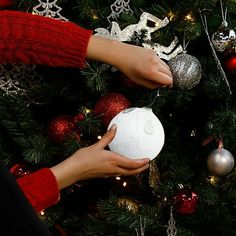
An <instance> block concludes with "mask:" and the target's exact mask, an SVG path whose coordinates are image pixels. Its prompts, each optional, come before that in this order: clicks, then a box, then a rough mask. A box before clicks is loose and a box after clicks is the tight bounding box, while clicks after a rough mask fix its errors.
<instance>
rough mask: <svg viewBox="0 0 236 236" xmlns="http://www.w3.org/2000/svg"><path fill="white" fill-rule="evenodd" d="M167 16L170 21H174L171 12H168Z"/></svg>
mask: <svg viewBox="0 0 236 236" xmlns="http://www.w3.org/2000/svg"><path fill="white" fill-rule="evenodd" d="M167 16H168V18H169V20H170V21H172V20H174V18H175V14H174V13H173V12H172V11H170V12H169V13H168V15H167Z"/></svg>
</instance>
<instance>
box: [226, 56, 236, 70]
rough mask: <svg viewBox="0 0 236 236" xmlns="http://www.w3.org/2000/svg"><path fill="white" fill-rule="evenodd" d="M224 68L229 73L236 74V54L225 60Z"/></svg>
mask: <svg viewBox="0 0 236 236" xmlns="http://www.w3.org/2000/svg"><path fill="white" fill-rule="evenodd" d="M224 67H225V69H226V71H227V72H230V73H236V53H234V54H232V55H230V56H228V57H226V58H225V60H224Z"/></svg>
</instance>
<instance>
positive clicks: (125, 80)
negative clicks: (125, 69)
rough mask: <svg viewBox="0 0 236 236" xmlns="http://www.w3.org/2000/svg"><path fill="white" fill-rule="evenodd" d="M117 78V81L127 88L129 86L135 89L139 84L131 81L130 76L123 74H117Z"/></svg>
mask: <svg viewBox="0 0 236 236" xmlns="http://www.w3.org/2000/svg"><path fill="white" fill-rule="evenodd" d="M117 80H118V82H119V83H120V84H121V85H122V86H125V87H127V88H131V89H137V88H138V87H140V85H138V84H136V83H135V82H133V81H132V80H131V79H130V78H128V77H127V76H126V75H125V74H123V73H121V74H119V75H118V76H117Z"/></svg>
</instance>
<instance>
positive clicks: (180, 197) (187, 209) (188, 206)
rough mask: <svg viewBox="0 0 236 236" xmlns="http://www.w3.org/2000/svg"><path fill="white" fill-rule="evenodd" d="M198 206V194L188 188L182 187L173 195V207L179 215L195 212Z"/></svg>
mask: <svg viewBox="0 0 236 236" xmlns="http://www.w3.org/2000/svg"><path fill="white" fill-rule="evenodd" d="M197 206H198V195H197V194H196V193H195V192H194V191H192V190H191V189H190V188H183V189H181V190H180V191H179V193H178V194H177V195H176V196H175V197H174V208H175V210H176V212H178V213H179V214H180V215H190V214H193V213H195V211H196V209H197Z"/></svg>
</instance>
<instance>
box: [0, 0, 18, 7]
mask: <svg viewBox="0 0 236 236" xmlns="http://www.w3.org/2000/svg"><path fill="white" fill-rule="evenodd" d="M14 4H15V0H0V8H5V7H10V6H12V5H14Z"/></svg>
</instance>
